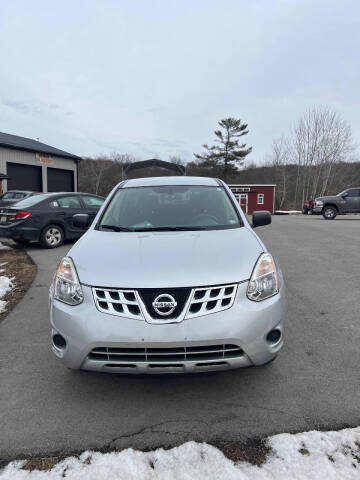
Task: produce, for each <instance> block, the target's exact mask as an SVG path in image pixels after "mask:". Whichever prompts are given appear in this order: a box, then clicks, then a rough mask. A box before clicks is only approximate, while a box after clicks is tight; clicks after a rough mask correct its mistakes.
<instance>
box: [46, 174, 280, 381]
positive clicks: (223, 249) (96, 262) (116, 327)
mask: <svg viewBox="0 0 360 480" xmlns="http://www.w3.org/2000/svg"><path fill="white" fill-rule="evenodd" d="M87 221H88V219H87V216H86V215H76V216H75V217H74V222H75V223H76V224H77V225H78V226H81V225H85V224H86V223H87ZM270 222H271V216H270V214H269V212H264V211H259V212H255V213H254V214H253V225H252V226H251V225H249V223H248V221H247V219H246V217H245V215H244V214H243V212H242V210H241V208H240V207H239V204H238V203H237V202H236V200H235V198H234V196H233V194H232V193H231V191H230V189H229V188H228V187H227V186H226V184H225V183H224V182H222V181H221V180H216V179H213V178H200V177H199V178H198V177H159V178H141V179H136V180H127V181H124V182H122V183H120V184H119V185H118V186H117V187H115V188H114V190H113V191H112V192H111V194H110V195H109V197H108V198H107V200H106V201H105V203H104V205H103V207H102V208H101V209H100V211H99V213H98V215H97V216H96V218H95V220H94V222H93V224H92V226H91V227H90V229H89V230H88V231H87V233H85V235H84V236H83V237H82V238H81V239H80V240H79V241H78V242H77V243H76V244H75V245H74V246H73V247H72V248H71V250H70V251H69V253H68V255H67V256H66V257H64V258H63V259H62V261H61V262H60V265H59V267H58V269H57V271H56V273H55V276H54V281H53V283H52V286H51V288H50V321H51V327H52V350H53V352H54V353H55V355H56V356H57V357H59V358H60V359H61V360H62V361H63V362H64V363H65V365H67V366H68V367H69V368H72V369H85V370H96V371H104V372H126V373H167V372H178V373H183V372H203V371H208V370H226V369H229V368H237V367H248V366H252V365H263V364H266V363H268V362H270V361H272V360H273V359H274V358H275V357H276V354H277V353H278V352H279V350H280V349H281V347H282V345H283V320H284V304H285V299H284V285H283V279H282V274H281V271H280V268H279V266H278V265H277V263H276V261H275V260H274V259H273V257H272V256H271V254H270V253H269V252H268V251H267V249H266V247H265V246H264V244H263V243H262V242H261V240H260V239H259V238H258V236H257V235H256V234H255V232H254V230H253V228H254V227H257V226H260V225H266V224H268V223H270Z"/></svg>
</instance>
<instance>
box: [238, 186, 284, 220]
mask: <svg viewBox="0 0 360 480" xmlns="http://www.w3.org/2000/svg"><path fill="white" fill-rule="evenodd" d="M229 187H230V189H231V191H232V192H233V194H234V195H235V197H236V199H237V201H238V202H239V203H240V205H241V208H242V209H243V211H244V212H245V213H248V214H252V213H253V212H255V210H268V211H269V212H270V213H274V208H275V187H276V185H270V184H267V185H261V184H259V185H255V184H236V185H229Z"/></svg>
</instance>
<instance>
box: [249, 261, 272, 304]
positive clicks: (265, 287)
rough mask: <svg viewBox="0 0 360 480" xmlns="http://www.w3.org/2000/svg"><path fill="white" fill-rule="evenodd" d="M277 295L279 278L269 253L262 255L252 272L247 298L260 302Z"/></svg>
mask: <svg viewBox="0 0 360 480" xmlns="http://www.w3.org/2000/svg"><path fill="white" fill-rule="evenodd" d="M277 293H279V277H278V273H277V271H276V266H275V262H274V259H273V257H272V255H271V254H270V253H262V254H261V255H260V257H259V258H258V260H257V262H256V264H255V267H254V270H253V272H252V275H251V278H250V282H249V286H248V290H247V297H248V299H249V300H253V301H255V302H261V301H262V300H265V299H266V298H269V297H272V296H273V295H276V294H277Z"/></svg>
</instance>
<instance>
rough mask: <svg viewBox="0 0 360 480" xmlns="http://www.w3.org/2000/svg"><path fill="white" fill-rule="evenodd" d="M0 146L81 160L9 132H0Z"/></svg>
mask: <svg viewBox="0 0 360 480" xmlns="http://www.w3.org/2000/svg"><path fill="white" fill-rule="evenodd" d="M0 147H6V148H13V149H15V150H23V151H25V152H35V153H46V154H48V155H56V156H57V157H62V158H69V159H71V160H75V161H76V162H78V161H79V160H81V158H80V157H78V156H77V155H73V154H72V153H68V152H64V151H63V150H59V149H58V148H55V147H51V146H50V145H46V144H45V143H41V142H38V141H37V140H33V139H32V138H26V137H19V136H18V135H11V134H10V133H2V132H0Z"/></svg>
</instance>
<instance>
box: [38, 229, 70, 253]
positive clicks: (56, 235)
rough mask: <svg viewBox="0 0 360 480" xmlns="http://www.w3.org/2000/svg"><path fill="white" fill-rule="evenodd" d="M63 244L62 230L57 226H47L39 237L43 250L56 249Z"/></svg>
mask: <svg viewBox="0 0 360 480" xmlns="http://www.w3.org/2000/svg"><path fill="white" fill-rule="evenodd" d="M63 242H64V230H63V229H62V228H61V227H59V225H48V226H47V227H45V228H44V230H43V231H42V232H41V235H40V245H41V246H42V247H44V248H57V247H60V245H62V244H63Z"/></svg>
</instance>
